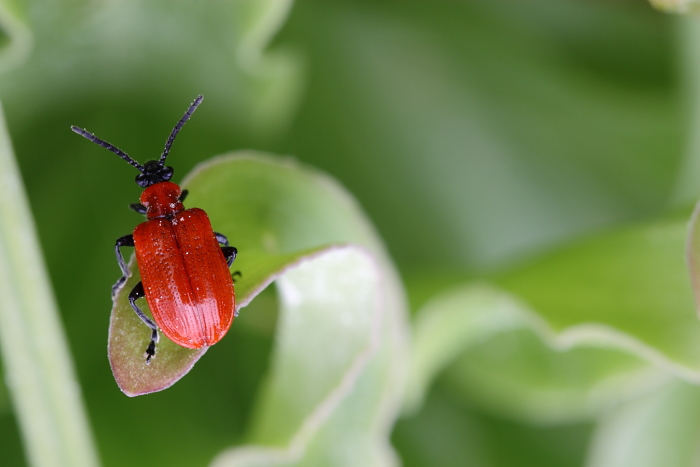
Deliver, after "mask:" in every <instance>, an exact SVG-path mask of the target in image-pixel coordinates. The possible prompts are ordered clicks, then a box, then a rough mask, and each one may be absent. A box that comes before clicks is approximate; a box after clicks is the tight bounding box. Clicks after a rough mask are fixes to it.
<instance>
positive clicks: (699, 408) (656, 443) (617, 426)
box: [585, 380, 700, 467]
mask: <svg viewBox="0 0 700 467" xmlns="http://www.w3.org/2000/svg"><path fill="white" fill-rule="evenodd" d="M698 413H700V390H699V389H698V387H697V386H695V385H690V384H688V383H685V382H682V381H680V380H671V381H668V382H666V384H663V385H660V387H659V388H657V389H656V390H655V391H653V392H650V393H649V394H646V395H644V396H643V397H639V398H636V399H633V400H630V401H629V402H627V403H625V404H621V405H620V406H618V407H615V408H614V409H612V410H611V411H609V412H608V413H607V414H605V416H603V417H602V419H601V421H600V424H599V426H598V428H597V430H596V433H595V434H594V436H593V440H592V443H591V448H590V451H589V455H588V459H587V462H586V464H585V465H586V466H587V467H657V466H660V465H669V466H670V465H672V466H674V467H692V466H694V465H697V446H698V440H699V439H700V417H698V416H697V415H698Z"/></svg>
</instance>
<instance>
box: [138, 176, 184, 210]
mask: <svg viewBox="0 0 700 467" xmlns="http://www.w3.org/2000/svg"><path fill="white" fill-rule="evenodd" d="M181 194H182V189H180V187H179V186H178V185H176V184H175V183H172V182H160V183H156V184H155V185H151V186H149V187H148V188H146V189H145V190H143V193H141V198H140V199H139V200H140V201H141V204H142V205H143V206H145V207H146V209H147V211H146V217H148V218H149V219H158V218H160V217H170V216H174V215H175V214H177V213H178V212H180V211H182V210H184V209H185V207H184V206H183V205H182V203H181V202H180V195H181Z"/></svg>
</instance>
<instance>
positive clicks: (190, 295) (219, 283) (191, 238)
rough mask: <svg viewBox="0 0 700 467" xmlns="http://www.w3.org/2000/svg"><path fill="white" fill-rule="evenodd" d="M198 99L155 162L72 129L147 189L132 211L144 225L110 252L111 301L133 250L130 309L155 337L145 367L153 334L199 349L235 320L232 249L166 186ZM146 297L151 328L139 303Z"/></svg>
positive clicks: (184, 193)
mask: <svg viewBox="0 0 700 467" xmlns="http://www.w3.org/2000/svg"><path fill="white" fill-rule="evenodd" d="M202 99H203V97H202V96H198V97H197V98H196V99H195V100H194V102H193V103H192V105H190V107H189V108H188V109H187V112H185V115H184V116H183V117H182V118H181V119H180V121H179V122H178V123H177V125H175V128H173V131H172V132H171V133H170V136H169V137H168V140H167V142H166V143H165V149H164V150H163V154H161V156H160V159H159V160H157V161H150V162H147V163H146V164H144V165H141V164H139V163H138V162H136V161H135V160H134V159H132V158H131V157H129V155H128V154H126V153H125V152H124V151H122V150H121V149H119V148H116V147H114V146H112V145H111V144H109V143H107V142H105V141H102V140H101V139H99V138H97V137H96V136H95V135H93V134H92V133H89V132H88V131H86V130H82V129H80V128H78V127H75V126H72V127H71V130H73V131H74V132H75V133H77V134H79V135H80V136H83V137H85V138H87V139H89V140H90V141H92V142H93V143H96V144H99V145H100V146H102V147H103V148H106V149H109V150H110V151H112V152H113V153H115V154H116V155H118V156H119V157H121V158H122V159H124V160H125V161H127V162H128V163H129V164H131V165H133V166H134V167H136V168H137V169H138V170H139V172H141V173H140V174H139V175H138V176H137V177H136V183H137V184H138V185H139V186H140V187H142V188H144V190H143V193H141V197H140V198H139V201H140V203H135V204H132V205H131V208H132V209H133V210H134V211H136V212H138V213H139V214H145V215H146V217H147V218H148V220H147V221H146V222H143V223H142V224H139V225H137V226H136V228H135V229H134V233H133V234H132V235H125V236H123V237H121V238H119V239H117V243H116V245H115V247H114V250H115V253H116V255H117V262H118V263H119V267H120V268H121V270H122V274H123V275H122V277H121V278H120V279H119V280H118V281H117V283H116V284H114V286H113V287H112V297H114V296H115V295H116V293H117V292H118V291H119V289H120V288H121V287H122V286H123V285H124V283H125V282H126V278H127V276H129V274H130V272H129V269H128V268H127V266H126V262H125V261H124V256H122V253H121V250H120V248H121V247H125V246H130V247H134V249H135V250H136V262H137V263H138V267H139V271H140V273H141V282H139V283H138V284H136V286H134V288H133V289H132V290H131V293H129V303H130V304H131V307H132V308H133V309H134V311H135V312H136V314H137V315H138V316H139V318H141V320H142V321H143V322H144V323H145V324H146V325H147V326H148V327H149V328H151V331H152V332H151V341H150V343H149V344H148V347H147V348H146V363H150V361H151V358H153V357H154V356H155V353H156V343H157V342H158V328H160V329H161V331H163V333H165V335H166V336H168V337H169V338H170V339H171V340H172V341H173V342H175V343H176V344H179V345H181V346H183V347H187V348H190V349H199V348H201V347H205V346H210V345H214V344H216V343H217V342H219V340H221V338H222V337H224V335H225V334H226V332H227V331H228V329H229V327H231V322H232V321H233V317H234V310H235V294H234V290H233V279H232V277H231V274H230V272H229V267H231V264H232V263H233V260H234V259H236V253H237V250H236V248H235V247H232V246H229V243H228V239H227V238H226V237H225V236H224V235H221V234H220V233H216V232H214V230H213V229H212V227H211V223H210V222H209V217H208V216H207V214H206V213H205V212H204V211H202V210H201V209H198V208H193V209H185V207H184V206H183V204H182V201H183V200H184V199H185V196H187V190H182V189H180V187H179V186H178V185H176V184H175V183H172V182H169V181H168V180H170V178H171V177H172V176H173V169H172V167H166V166H165V159H166V157H168V153H169V152H170V146H172V144H173V141H174V140H175V136H177V134H178V132H179V131H180V129H181V128H182V126H183V125H184V124H185V122H187V120H189V119H190V117H191V116H192V113H193V112H194V111H195V110H196V109H197V106H198V105H199V104H200V103H201V102H202ZM221 245H223V246H221ZM143 297H146V301H147V302H148V306H149V307H150V309H151V314H152V315H153V318H154V319H155V323H154V322H153V321H152V320H151V319H150V318H149V317H148V316H146V314H145V313H144V312H143V311H142V310H141V309H140V308H139V307H138V305H137V304H136V300H138V299H139V298H143Z"/></svg>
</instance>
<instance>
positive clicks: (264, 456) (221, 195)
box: [111, 153, 408, 465]
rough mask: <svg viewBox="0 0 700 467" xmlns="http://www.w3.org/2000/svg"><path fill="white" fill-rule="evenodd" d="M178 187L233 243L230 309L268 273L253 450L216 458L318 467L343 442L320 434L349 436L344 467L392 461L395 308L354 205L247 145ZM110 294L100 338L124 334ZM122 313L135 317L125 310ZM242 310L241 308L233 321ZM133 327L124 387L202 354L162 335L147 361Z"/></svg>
mask: <svg viewBox="0 0 700 467" xmlns="http://www.w3.org/2000/svg"><path fill="white" fill-rule="evenodd" d="M184 185H185V186H187V188H188V189H189V190H190V193H191V195H190V197H189V198H188V202H189V204H191V205H197V206H201V207H202V208H204V209H206V210H207V212H208V214H209V216H210V218H211V220H212V224H213V225H214V227H215V229H216V230H217V231H221V232H223V233H225V234H226V235H228V237H229V239H230V241H231V243H232V244H233V245H236V247H237V248H238V249H239V256H238V257H237V259H236V262H235V263H234V264H235V266H236V268H237V269H240V270H241V272H242V274H243V275H242V277H241V278H240V280H238V281H237V282H236V288H237V293H238V298H239V300H240V301H239V303H240V304H241V306H243V305H245V304H246V303H248V302H249V301H250V300H251V299H252V297H254V296H255V294H257V293H258V292H259V291H260V290H262V288H264V287H265V286H266V285H267V284H269V283H270V282H271V281H272V279H275V278H276V279H277V282H278V287H279V296H280V302H281V305H280V306H281V312H280V318H279V323H278V330H277V338H276V341H275V348H274V354H273V361H272V369H271V372H270V374H269V375H268V378H267V383H266V385H265V388H264V390H263V391H261V395H260V399H259V403H258V407H257V410H256V416H255V417H254V423H253V427H252V428H251V432H250V435H249V440H250V443H252V444H253V445H258V446H259V447H254V446H250V447H247V448H245V449H244V450H242V451H239V450H234V451H232V452H230V453H226V454H223V455H222V456H221V457H220V459H219V462H221V465H227V464H228V463H229V462H233V461H232V460H231V459H240V456H243V457H244V458H246V459H250V462H251V465H255V463H256V462H261V463H262V464H261V465H274V464H275V463H276V462H280V463H282V464H285V463H289V462H292V463H295V462H301V463H307V465H313V463H314V462H316V461H318V462H320V465H324V464H326V461H328V460H329V459H331V458H335V457H337V456H339V455H340V453H341V452H347V450H348V449H350V447H349V445H345V444H343V443H338V442H333V443H325V442H320V440H321V439H323V438H324V437H328V436H340V437H341V438H343V437H345V439H347V442H348V443H351V444H352V452H353V453H354V455H353V456H346V458H347V462H349V463H348V464H347V465H371V464H375V463H376V464H377V465H383V464H384V463H385V461H386V459H389V458H391V454H390V453H391V450H390V448H389V446H388V443H387V441H386V440H387V438H388V433H389V430H390V427H391V424H392V422H393V419H394V418H395V416H396V414H397V412H398V404H399V402H400V399H401V396H400V395H401V390H402V388H403V386H404V383H403V378H404V376H405V371H406V367H407V359H408V352H407V351H406V348H405V346H406V340H407V336H406V329H405V326H406V322H405V316H404V314H405V305H404V304H403V302H404V298H403V294H402V291H401V287H400V283H399V281H398V278H397V276H396V273H395V271H394V270H393V268H392V266H391V263H390V262H389V260H388V258H387V256H386V254H385V253H384V251H383V248H382V246H381V244H380V242H379V241H378V239H377V237H376V236H375V233H374V231H373V229H372V227H371V225H370V224H369V223H368V222H367V220H366V218H365V216H364V214H362V212H361V210H360V209H359V207H358V206H357V205H356V204H355V202H354V201H353V200H352V198H350V197H349V196H348V195H347V193H346V192H344V191H343V190H342V189H341V188H340V187H339V186H338V185H337V184H336V183H335V182H334V181H333V180H331V179H330V178H328V177H326V176H324V175H322V174H320V173H317V172H315V171H313V170H310V169H308V168H304V167H302V166H300V165H298V164H297V163H295V162H294V161H292V160H289V159H287V160H284V159H283V160H278V159H274V158H272V157H270V156H264V155H259V154H254V153H241V154H238V155H231V156H225V157H220V158H217V159H214V160H213V161H211V162H209V163H206V164H203V165H201V166H200V167H199V168H198V169H197V170H196V171H195V173H194V174H193V175H192V176H190V177H188V179H187V180H186V181H185V182H184ZM343 244H352V245H350V246H341V245H343ZM135 280H136V279H135V278H133V277H132V278H131V279H130V282H133V281H135ZM127 289H128V286H127V287H125V288H124V289H122V291H121V293H120V295H122V296H123V295H125V294H126V290H127ZM121 300H122V301H121V302H119V301H118V302H117V305H116V309H115V313H119V316H120V318H119V319H118V320H116V323H115V320H114V319H113V325H112V326H113V328H112V332H111V336H112V337H111V339H112V342H111V345H115V343H114V340H115V336H117V335H119V336H120V337H119V339H120V340H122V337H121V336H122V335H130V333H131V332H132V330H131V329H130V328H129V327H128V326H124V325H122V318H121V314H122V313H126V314H125V317H126V315H128V314H131V315H134V313H133V311H131V310H130V309H128V303H125V302H123V298H122V299H121ZM127 312H128V313H127ZM128 319H130V320H131V321H133V322H134V323H135V324H138V322H137V321H138V318H136V317H135V316H134V318H128ZM243 319H246V314H245V310H242V311H241V313H240V316H239V317H238V318H237V319H236V320H243ZM236 320H234V326H235V323H236ZM115 325H116V326H118V327H119V330H118V331H115V330H114V326H115ZM141 328H142V329H141V330H140V332H139V337H138V338H135V339H136V340H137V341H138V340H140V345H136V346H135V349H136V350H133V351H132V356H131V357H129V358H131V360H132V361H131V363H129V362H124V361H120V363H119V364H118V366H119V372H122V371H124V372H126V373H128V374H129V380H130V381H131V382H133V383H134V384H144V385H145V384H150V380H151V378H152V377H153V376H154V375H155V376H156V377H160V375H159V373H158V372H163V373H165V374H168V375H170V376H169V377H170V378H171V380H170V381H169V383H170V384H171V383H172V382H174V380H176V379H177V378H179V377H180V376H181V375H182V374H184V373H186V371H187V370H188V369H189V368H190V367H191V365H192V364H193V363H194V362H195V361H196V359H197V358H199V356H200V355H201V352H199V353H198V352H197V351H194V352H193V351H189V350H187V349H184V350H180V349H174V348H172V347H177V346H174V344H173V345H169V344H167V343H161V344H159V348H158V354H157V358H156V359H155V360H154V361H153V362H152V363H151V365H149V366H146V365H145V363H144V362H143V355H142V353H143V349H144V348H145V347H144V345H145V344H146V343H147V341H148V332H149V331H148V329H143V328H145V326H143V325H141ZM161 357H163V358H161ZM126 360H128V358H127V359H126ZM159 360H160V361H159ZM174 362H177V370H175V369H174V365H175V363H174ZM116 373H117V372H115V375H116ZM118 377H121V376H118ZM129 391H130V392H132V391H133V389H132V388H130V389H129ZM125 392H126V391H125ZM136 392H139V391H136ZM367 434H370V435H371V436H366V435H367ZM356 436H357V437H360V438H362V439H363V441H364V442H361V443H358V442H357V438H355V437H356ZM262 446H269V447H262ZM251 453H253V454H251ZM249 456H252V457H249ZM311 459H313V461H312V460H311ZM308 463H310V464H308ZM339 465H340V464H339Z"/></svg>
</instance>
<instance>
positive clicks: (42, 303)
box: [0, 112, 98, 466]
mask: <svg viewBox="0 0 700 467" xmlns="http://www.w3.org/2000/svg"><path fill="white" fill-rule="evenodd" d="M0 177H1V178H2V179H1V180H0V348H1V349H2V358H3V370H4V378H5V381H6V382H7V386H8V389H9V393H10V397H11V400H12V403H13V406H14V409H15V412H16V414H17V419H18V422H19V427H20V430H21V432H22V437H23V440H24V448H25V450H26V452H27V456H28V459H29V462H30V463H31V464H32V465H38V466H53V465H55V466H62V465H73V466H95V465H98V460H97V453H96V451H95V447H94V445H93V442H92V439H91V438H92V436H91V433H90V428H89V425H88V420H87V416H86V414H85V409H84V407H83V403H82V400H81V394H80V386H79V385H78V381H77V378H76V375H75V371H74V369H73V363H72V360H71V356H70V354H69V351H68V344H67V342H66V339H65V337H64V332H63V329H62V326H61V321H60V318H59V313H58V309H57V306H56V303H55V300H54V297H53V293H52V290H51V286H50V284H49V279H48V277H47V274H46V266H45V265H44V262H43V259H42V257H41V248H40V246H39V241H38V239H37V235H36V232H35V227H34V221H33V219H32V216H31V211H30V208H29V203H28V201H27V198H26V194H25V192H24V186H23V185H22V178H21V176H20V174H19V170H18V168H17V165H16V162H15V158H14V153H13V150H12V147H11V144H10V136H9V134H8V132H7V129H6V127H5V119H4V114H2V112H0Z"/></svg>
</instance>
